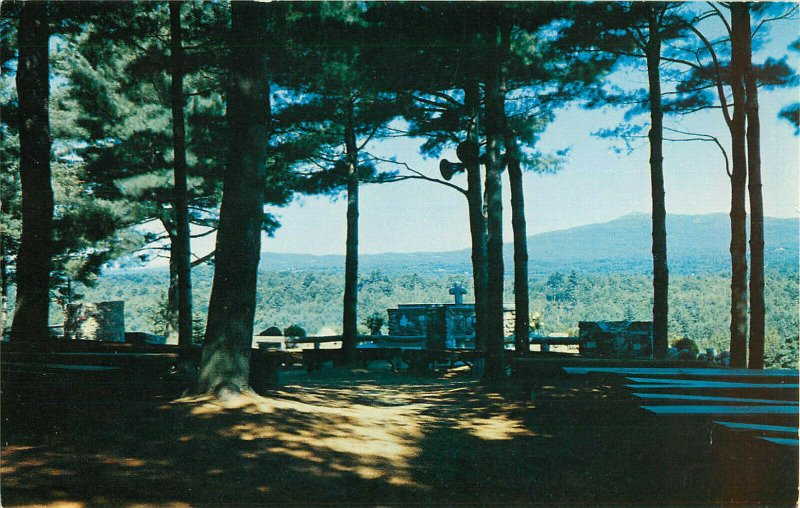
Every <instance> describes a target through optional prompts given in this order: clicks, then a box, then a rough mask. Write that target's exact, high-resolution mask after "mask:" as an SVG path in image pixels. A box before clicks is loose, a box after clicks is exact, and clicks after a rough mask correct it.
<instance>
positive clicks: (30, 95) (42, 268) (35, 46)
mask: <svg viewBox="0 0 800 508" xmlns="http://www.w3.org/2000/svg"><path fill="white" fill-rule="evenodd" d="M47 23H48V20H47V3H46V2H24V3H23V4H22V12H21V14H20V22H19V32H18V38H19V61H18V64H17V92H18V95H19V125H20V129H19V130H20V132H19V143H20V154H21V155H20V180H21V184H22V235H21V239H20V248H19V254H18V255H17V301H16V307H15V310H14V319H13V323H12V325H11V339H12V340H16V341H36V340H44V339H47V338H49V336H50V333H49V329H48V319H49V316H48V310H49V305H50V266H51V255H52V225H53V188H52V185H51V182H50V120H49V109H48V101H49V97H50V81H49V74H48V73H49V65H50V64H49V56H48V40H49V31H48V26H47Z"/></svg>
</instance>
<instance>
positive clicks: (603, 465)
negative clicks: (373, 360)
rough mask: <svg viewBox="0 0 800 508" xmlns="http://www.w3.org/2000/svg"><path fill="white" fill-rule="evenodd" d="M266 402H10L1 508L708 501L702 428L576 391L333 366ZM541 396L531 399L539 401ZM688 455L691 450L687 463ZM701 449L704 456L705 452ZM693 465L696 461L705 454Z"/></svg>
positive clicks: (587, 386)
mask: <svg viewBox="0 0 800 508" xmlns="http://www.w3.org/2000/svg"><path fill="white" fill-rule="evenodd" d="M282 385H283V386H282V388H281V389H279V390H275V391H274V392H272V393H270V394H269V396H267V397H261V396H256V395H252V396H248V397H243V398H242V399H241V400H238V401H236V402H231V403H226V404H224V405H223V404H220V403H219V402H216V401H213V400H210V399H208V398H204V397H194V398H181V399H178V400H172V401H170V400H166V399H164V398H158V397H148V398H144V399H141V398H138V399H137V398H133V399H127V400H116V399H113V400H104V399H102V398H96V397H82V396H81V394H76V395H75V397H74V399H73V400H67V401H60V402H58V403H56V402H52V401H51V402H48V403H39V402H36V401H27V402H26V401H23V402H18V403H16V404H14V405H13V406H12V407H9V405H8V404H7V403H6V402H4V407H3V411H4V415H3V419H4V422H3V423H4V425H3V428H2V434H3V435H2V439H3V447H2V470H0V473H1V474H2V477H1V480H0V495H2V504H3V506H25V505H30V506H33V505H36V506H63V507H68V506H69V507H73V506H74V507H90V506H92V507H94V506H96V507H106V506H137V507H142V506H171V507H183V506H222V507H225V506H263V505H270V506H274V505H293V506H357V505H367V506H389V505H399V506H429V505H431V506H433V505H437V506H486V505H494V506H512V505H541V506H552V505H555V504H559V505H576V506H587V505H589V506H594V505H614V506H620V505H628V506H642V505H645V504H649V505H669V506H676V505H681V506H682V505H694V506H697V505H708V504H713V503H714V502H715V501H716V499H715V496H716V494H715V493H714V492H713V489H711V488H710V486H709V482H708V477H707V474H706V473H707V457H706V456H704V454H703V453H702V452H700V451H695V452H692V451H691V450H692V449H693V448H692V447H695V446H700V444H702V443H700V442H699V441H698V443H693V442H692V439H695V436H696V438H697V439H698V440H702V439H703V438H702V434H703V433H702V432H697V433H695V432H693V431H692V430H691V429H689V430H688V431H686V429H682V430H681V431H680V432H682V433H681V434H680V435H681V436H682V437H680V439H683V440H684V442H682V443H681V445H682V446H680V447H674V446H670V440H674V439H675V436H676V435H675V433H674V431H673V432H672V433H669V432H665V431H664V428H663V425H664V422H663V419H660V418H658V417H656V416H653V415H648V414H646V413H645V412H644V411H640V410H638V409H637V408H636V406H635V402H633V401H631V400H630V397H629V396H627V395H626V394H625V393H623V392H622V391H621V390H620V389H618V388H613V387H611V386H607V385H597V384H592V383H586V382H585V381H581V380H579V379H574V377H573V378H570V377H566V376H565V377H564V378H560V379H558V380H555V381H554V382H553V383H552V384H545V385H544V386H541V387H540V388H539V389H538V390H537V392H536V393H535V394H534V395H533V397H532V395H531V392H530V391H528V390H522V389H520V388H519V387H516V388H515V387H513V386H512V387H511V388H510V389H509V390H508V391H507V393H504V394H496V393H489V392H487V391H485V390H484V389H483V388H482V387H481V386H480V385H479V384H478V383H476V382H475V381H474V380H472V379H471V377H470V373H469V370H467V369H466V368H462V369H457V370H455V371H447V372H442V373H438V374H431V375H429V376H419V375H412V374H409V373H393V372H391V371H389V370H386V369H380V368H378V369H375V368H373V369H370V370H366V369H357V370H340V369H334V368H326V369H323V370H322V371H320V372H315V373H311V374H308V373H306V372H304V371H290V372H286V373H284V374H282ZM532 398H533V400H531V399H532ZM676 449H679V450H688V452H687V453H684V452H683V451H677V452H676ZM698 449H699V448H695V450H698ZM693 454H694V455H693Z"/></svg>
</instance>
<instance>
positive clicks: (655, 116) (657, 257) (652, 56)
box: [646, 6, 669, 359]
mask: <svg viewBox="0 0 800 508" xmlns="http://www.w3.org/2000/svg"><path fill="white" fill-rule="evenodd" d="M661 9H662V8H661V7H658V6H654V7H651V8H650V15H649V39H648V41H647V47H646V56H647V81H648V88H649V97H650V132H649V134H648V137H649V141H650V194H651V196H652V235H653V246H652V252H653V354H654V356H655V357H656V358H657V359H663V358H666V356H667V349H668V347H669V343H668V338H667V335H668V331H669V330H668V319H669V267H668V265H667V224H666V220H667V209H666V204H665V201H664V150H663V143H664V125H663V120H664V112H663V109H662V106H661V71H660V65H661V32H660V27H659V23H658V16H659V13H660V10H661Z"/></svg>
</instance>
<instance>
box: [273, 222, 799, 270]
mask: <svg viewBox="0 0 800 508" xmlns="http://www.w3.org/2000/svg"><path fill="white" fill-rule="evenodd" d="M764 225H765V233H764V234H765V244H766V254H765V257H766V265H767V269H771V270H777V271H792V270H795V271H796V269H797V260H798V244H797V238H799V237H800V222H798V221H797V220H796V219H778V218H774V217H767V218H765V221H764ZM667 234H668V235H669V245H668V254H669V265H670V272H671V273H673V274H693V273H699V272H707V271H711V272H725V273H727V272H729V271H730V253H729V252H728V249H729V243H730V221H729V219H728V216H727V215H725V214H709V215H668V216H667ZM650 242H651V239H650V216H649V215H647V214H634V215H627V216H624V217H620V218H618V219H615V220H613V221H610V222H605V223H602V224H590V225H588V226H580V227H576V228H571V229H566V230H561V231H552V232H549V233H542V234H538V235H533V236H530V237H528V247H529V250H530V252H529V255H530V263H529V269H530V272H531V274H536V275H538V276H547V275H548V274H550V273H552V272H554V271H557V270H561V271H563V270H571V269H576V270H579V271H581V272H592V273H609V272H611V273H645V272H647V271H649V270H651V269H652V262H653V261H652V257H651V256H650ZM504 251H505V267H506V270H507V271H509V272H510V271H511V270H512V269H513V266H514V264H513V260H512V254H513V253H512V246H511V244H507V245H506V246H505V249H504ZM360 263H361V266H362V267H363V268H364V269H366V270H371V269H380V270H383V271H385V272H388V273H392V272H393V271H395V270H400V271H407V270H408V269H409V267H410V268H411V269H413V270H417V271H419V272H420V273H428V272H433V271H439V272H442V271H444V272H454V273H459V272H462V271H470V270H471V265H470V253H469V251H468V250H459V251H452V252H415V253H410V254H401V253H385V254H362V255H361V256H360ZM343 266H344V256H337V255H327V256H314V255H310V254H276V253H271V252H264V253H263V254H262V257H261V269H262V270H295V269H334V270H339V269H341V268H342V267H343Z"/></svg>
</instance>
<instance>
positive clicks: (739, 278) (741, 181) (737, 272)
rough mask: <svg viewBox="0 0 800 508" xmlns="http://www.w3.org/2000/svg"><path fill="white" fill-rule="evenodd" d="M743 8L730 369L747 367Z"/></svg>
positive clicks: (737, 48)
mask: <svg viewBox="0 0 800 508" xmlns="http://www.w3.org/2000/svg"><path fill="white" fill-rule="evenodd" d="M742 7H744V10H742ZM744 18H748V19H749V14H748V12H747V9H746V6H744V5H743V4H737V3H735V2H734V3H732V4H731V89H732V91H733V116H732V121H731V159H732V161H731V175H732V176H731V366H732V367H745V366H746V364H747V212H746V211H745V194H746V186H747V153H746V148H745V142H746V141H745V121H746V116H745V114H746V113H745V88H744V74H745V60H746V50H747V48H746V46H745V42H744V41H745V40H746V39H749V38H750V31H749V30H748V29H747V26H749V23H747V22H746V20H745V19H744Z"/></svg>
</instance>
